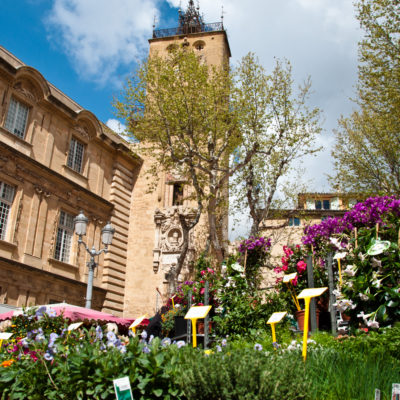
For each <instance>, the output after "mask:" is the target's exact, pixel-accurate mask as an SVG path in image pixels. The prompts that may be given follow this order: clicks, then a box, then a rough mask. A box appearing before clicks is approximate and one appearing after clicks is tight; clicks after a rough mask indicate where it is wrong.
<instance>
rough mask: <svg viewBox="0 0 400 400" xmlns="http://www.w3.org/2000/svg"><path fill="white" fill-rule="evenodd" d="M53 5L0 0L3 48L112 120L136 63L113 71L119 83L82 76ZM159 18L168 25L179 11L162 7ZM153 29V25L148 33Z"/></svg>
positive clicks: (40, 0)
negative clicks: (55, 19) (64, 43)
mask: <svg viewBox="0 0 400 400" xmlns="http://www.w3.org/2000/svg"><path fill="white" fill-rule="evenodd" d="M82 1H85V0H82ZM54 4H55V2H53V1H50V0H1V2H0V24H1V27H2V28H1V30H0V44H1V45H2V46H4V47H5V48H6V49H7V50H9V51H10V52H11V53H13V54H14V55H15V56H17V57H18V58H19V59H20V60H21V61H23V62H24V63H25V64H27V65H30V66H32V67H34V68H36V69H37V70H39V71H40V72H41V73H42V75H43V76H44V77H45V78H46V79H47V80H48V81H50V82H51V83H53V84H54V85H55V86H56V87H58V88H59V89H60V90H62V91H63V92H64V93H65V94H67V95H68V96H69V97H71V98H72V99H73V100H75V101H76V102H77V103H79V104H80V105H81V106H82V107H84V108H86V109H88V110H90V111H92V112H94V114H95V115H96V116H97V117H98V118H99V119H100V120H102V121H103V122H106V121H107V120H108V119H110V118H113V108H112V106H111V102H112V98H113V96H114V95H118V93H119V91H120V85H119V84H120V83H122V82H123V80H124V79H125V77H126V76H127V74H129V73H130V72H131V71H132V70H133V69H134V67H135V63H134V62H131V63H121V65H119V66H118V68H117V69H116V70H115V71H113V72H114V73H115V75H116V77H117V80H118V82H117V83H115V82H112V83H111V84H108V83H107V81H106V80H105V81H99V80H98V79H96V76H93V75H92V76H89V77H87V76H83V74H82V70H79V69H77V68H76V60H75V58H73V57H71V55H70V54H68V52H67V51H66V48H65V47H64V46H62V44H61V45H60V40H61V41H62V40H63V39H62V33H61V32H60V31H59V28H58V29H57V26H56V25H55V24H54V23H51V22H50V20H51V17H52V15H53V14H54V12H53V9H54ZM160 14H161V15H163V20H162V21H161V22H160V24H163V23H164V24H165V23H168V22H167V21H168V20H171V21H172V20H173V19H172V18H173V17H174V15H175V14H177V10H176V9H174V8H171V7H170V6H169V5H168V4H167V3H163V4H161V7H160ZM152 18H153V16H152V15H151V18H150V19H152ZM164 21H166V22H164ZM151 29H152V27H151V25H150V26H149V29H148V31H149V33H150V32H151ZM149 37H150V36H149ZM142 56H145V53H143V54H142ZM139 58H140V57H139Z"/></svg>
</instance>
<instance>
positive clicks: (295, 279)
mask: <svg viewBox="0 0 400 400" xmlns="http://www.w3.org/2000/svg"><path fill="white" fill-rule="evenodd" d="M297 278H298V276H297V275H296V278H294V279H293V280H292V284H293V286H297Z"/></svg>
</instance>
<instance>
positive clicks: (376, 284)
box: [372, 279, 382, 289]
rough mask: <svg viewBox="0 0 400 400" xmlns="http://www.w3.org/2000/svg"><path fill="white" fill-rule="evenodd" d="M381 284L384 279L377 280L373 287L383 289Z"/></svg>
mask: <svg viewBox="0 0 400 400" xmlns="http://www.w3.org/2000/svg"><path fill="white" fill-rule="evenodd" d="M381 282H382V279H376V280H375V281H373V282H372V286H375V287H376V288H377V289H379V288H380V287H381Z"/></svg>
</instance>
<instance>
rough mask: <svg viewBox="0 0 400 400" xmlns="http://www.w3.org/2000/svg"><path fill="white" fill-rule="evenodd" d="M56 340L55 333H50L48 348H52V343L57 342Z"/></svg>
mask: <svg viewBox="0 0 400 400" xmlns="http://www.w3.org/2000/svg"><path fill="white" fill-rule="evenodd" d="M57 338H58V335H57V333H54V332H52V333H50V339H49V347H53V346H54V343H55V341H56V340H57Z"/></svg>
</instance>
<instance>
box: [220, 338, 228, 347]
mask: <svg viewBox="0 0 400 400" xmlns="http://www.w3.org/2000/svg"><path fill="white" fill-rule="evenodd" d="M226 343H227V340H226V339H222V340H221V346H222V347H225V346H226Z"/></svg>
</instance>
